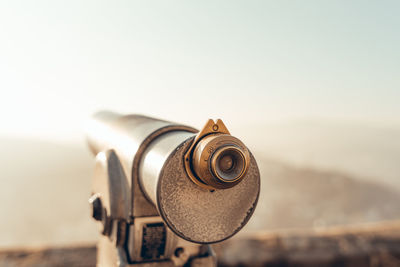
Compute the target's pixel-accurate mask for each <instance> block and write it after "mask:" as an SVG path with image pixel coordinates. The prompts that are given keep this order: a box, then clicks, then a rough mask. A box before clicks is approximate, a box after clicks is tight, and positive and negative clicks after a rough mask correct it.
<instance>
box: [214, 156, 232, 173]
mask: <svg viewBox="0 0 400 267" xmlns="http://www.w3.org/2000/svg"><path fill="white" fill-rule="evenodd" d="M218 164H219V168H220V169H221V171H223V172H229V171H231V170H232V169H233V165H234V162H233V157H232V156H231V155H224V156H223V157H221V159H220V160H219V162H218Z"/></svg>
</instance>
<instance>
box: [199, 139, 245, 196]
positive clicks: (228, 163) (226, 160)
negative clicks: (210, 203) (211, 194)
mask: <svg viewBox="0 0 400 267" xmlns="http://www.w3.org/2000/svg"><path fill="white" fill-rule="evenodd" d="M249 160H250V154H249V151H248V150H247V148H246V146H245V145H244V144H243V143H242V142H241V141H240V140H239V139H237V138H235V137H233V136H231V135H230V134H210V135H207V136H205V137H204V138H202V139H201V140H200V141H199V142H198V143H197V144H196V146H195V147H194V150H193V156H192V160H191V164H192V168H193V171H194V174H195V176H196V179H197V180H199V181H200V182H201V183H202V185H206V186H207V187H208V188H209V189H210V188H211V189H226V188H231V187H233V186H235V185H237V184H238V183H239V182H240V181H241V180H242V179H243V178H244V176H245V174H246V171H247V168H248V166H249Z"/></svg>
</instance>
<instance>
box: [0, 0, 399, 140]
mask: <svg viewBox="0 0 400 267" xmlns="http://www.w3.org/2000/svg"><path fill="white" fill-rule="evenodd" d="M399 11H400V2H399V1H321V0H318V1H108V2H105V1H15V0H13V1H1V2H0V90H1V91H0V93H1V94H0V120H1V124H0V125H1V126H0V134H17V135H34V136H42V137H45V138H47V137H49V138H61V139H69V138H76V137H78V136H80V135H81V131H80V129H81V126H82V121H83V120H84V119H86V118H87V117H88V116H89V115H90V114H91V113H92V112H94V111H96V110H98V109H102V108H106V109H112V110H119V111H123V112H134V113H144V114H149V115H154V116H158V117H162V118H167V119H171V120H175V121H182V122H186V123H190V124H194V125H195V126H200V125H201V124H203V123H204V122H205V120H206V119H207V118H208V117H212V118H215V117H221V118H223V119H225V120H227V121H230V123H233V124H235V123H242V122H244V121H251V122H253V121H262V122H265V121H271V120H272V121H283V120H296V119H304V118H306V119H338V120H343V119H346V120H354V121H367V122H371V123H376V122H386V123H389V124H399V123H400V104H399V102H400V16H399Z"/></svg>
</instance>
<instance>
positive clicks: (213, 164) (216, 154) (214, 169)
mask: <svg viewBox="0 0 400 267" xmlns="http://www.w3.org/2000/svg"><path fill="white" fill-rule="evenodd" d="M228 149H231V150H235V151H236V152H238V154H239V155H240V157H241V158H242V162H243V168H242V170H241V172H240V174H239V175H238V177H237V178H236V179H234V180H226V179H224V178H223V177H221V175H219V173H218V170H217V167H216V166H217V162H216V161H217V159H218V158H219V156H220V154H221V153H223V152H225V151H226V150H228ZM247 167H248V166H247V163H246V158H245V156H244V154H243V152H242V151H241V150H240V149H239V148H238V147H236V146H233V145H227V146H223V147H220V148H218V149H217V151H215V152H214V154H213V155H212V156H211V161H210V169H211V171H212V173H213V174H214V175H215V176H216V177H217V178H218V179H219V180H221V181H222V182H224V183H234V182H236V181H238V180H240V179H241V178H243V177H244V175H245V174H246V170H247Z"/></svg>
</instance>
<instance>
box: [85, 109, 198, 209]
mask: <svg viewBox="0 0 400 267" xmlns="http://www.w3.org/2000/svg"><path fill="white" fill-rule="evenodd" d="M176 130H184V131H188V132H193V133H194V132H197V130H196V129H194V128H192V127H189V126H185V125H180V124H176V123H173V122H168V121H164V120H159V119H154V118H149V117H146V116H142V115H120V114H117V113H113V112H108V111H103V112H99V113H96V114H95V115H94V116H93V118H92V119H91V120H90V121H89V124H88V125H87V130H86V134H87V140H88V143H89V147H90V148H91V150H92V152H93V153H94V154H95V155H96V154H97V153H99V152H101V151H106V150H108V149H114V150H115V152H116V154H117V155H118V157H119V159H120V161H121V164H122V166H123V168H124V171H125V174H126V176H127V177H128V181H129V187H130V191H131V193H132V195H134V196H135V197H132V199H131V201H132V202H131V206H132V207H131V208H130V209H129V210H130V215H132V216H155V215H157V211H156V209H155V207H154V205H152V204H151V203H149V202H148V201H147V199H146V198H145V197H144V195H143V193H142V191H141V190H140V188H139V184H138V181H137V180H138V173H137V172H138V168H137V167H138V166H137V165H138V163H139V161H140V159H141V154H142V153H143V151H144V150H145V148H146V146H147V145H148V144H149V143H151V141H152V140H153V139H155V138H157V136H159V135H162V134H164V133H166V132H169V131H176Z"/></svg>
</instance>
